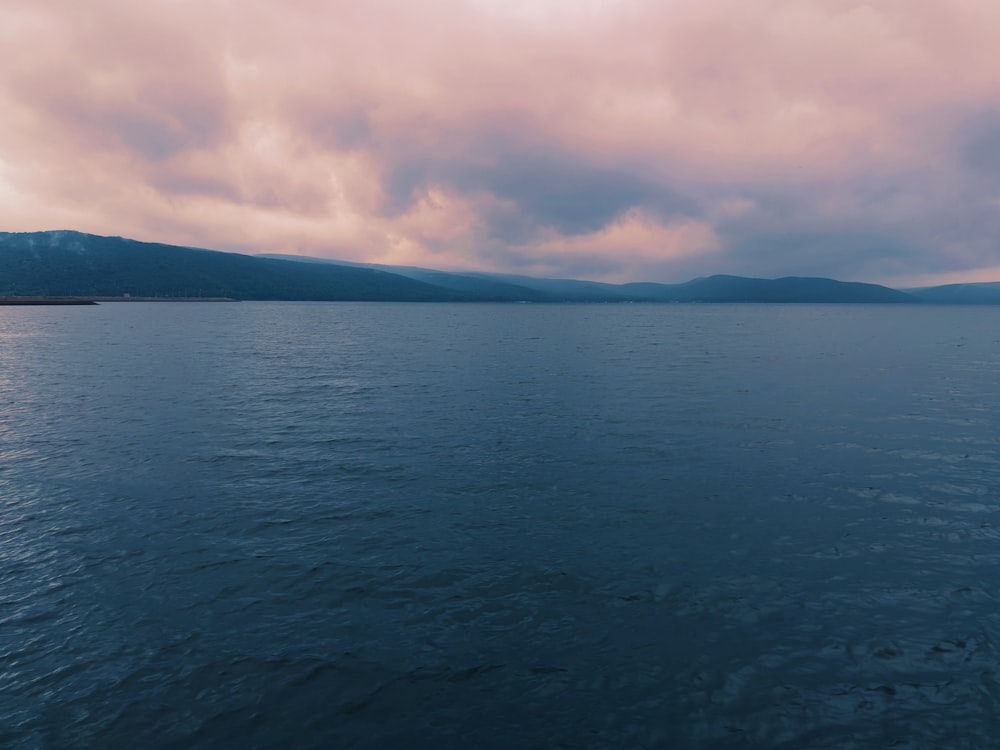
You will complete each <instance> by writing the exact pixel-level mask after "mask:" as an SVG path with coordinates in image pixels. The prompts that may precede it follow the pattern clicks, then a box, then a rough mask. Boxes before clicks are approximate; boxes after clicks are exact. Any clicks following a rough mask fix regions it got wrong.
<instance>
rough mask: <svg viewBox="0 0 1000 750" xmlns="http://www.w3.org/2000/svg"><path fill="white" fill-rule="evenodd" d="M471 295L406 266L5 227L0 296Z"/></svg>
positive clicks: (0, 236) (423, 297)
mask: <svg viewBox="0 0 1000 750" xmlns="http://www.w3.org/2000/svg"><path fill="white" fill-rule="evenodd" d="M124 294H130V295H132V296H134V297H232V298H235V299H244V300H264V299H273V300H401V301H402V300H412V301H431V300H433V301H452V300H460V299H467V298H469V297H468V296H462V295H459V294H456V293H454V292H451V291H449V290H447V289H444V288H442V287H437V286H432V285H430V284H425V283H423V282H420V281H416V280H414V279H410V278H406V277H404V276H400V275H398V274H392V273H385V272H383V271H376V270H372V269H368V268H352V267H348V266H327V265H323V266H319V265H317V266H306V265H303V264H302V263H296V262H293V261H289V260H272V259H267V258H256V257H253V256H250V255H241V254H238V253H222V252H216V251H212V250H200V249H194V248H188V247H175V246H171V245H161V244H157V243H149V242H138V241H136V240H128V239H123V238H121V237H100V236H97V235H92V234H83V233H81V232H72V231H57V232H26V233H6V232H4V233H0V296H4V295H10V296H12V295H39V296H83V297H120V296H122V295H124Z"/></svg>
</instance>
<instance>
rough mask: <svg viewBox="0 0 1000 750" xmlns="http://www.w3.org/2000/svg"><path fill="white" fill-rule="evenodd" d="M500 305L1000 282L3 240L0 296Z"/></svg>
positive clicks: (972, 294) (996, 289)
mask: <svg viewBox="0 0 1000 750" xmlns="http://www.w3.org/2000/svg"><path fill="white" fill-rule="evenodd" d="M126 294H128V295H131V296H133V297H231V298H234V299H245V300H265V299H269V300H345V301H347V300H372V301H375V300H383V301H438V302H456V301H508V302H861V303H921V302H923V303H939V304H1000V283H994V284H950V285H947V286H939V287H927V288H923V289H914V290H908V291H900V290H897V289H890V288H888V287H885V286H880V285H878V284H865V283H860V282H844V281H835V280H833V279H826V278H805V277H797V276H789V277H786V278H781V279H756V278H746V277H742V276H725V275H718V276H709V277H706V278H700V279H694V280H692V281H688V282H686V283H683V284H659V283H654V282H634V283H629V284H606V283H600V282H595V281H580V280H576V279H543V278H534V277H530V276H519V275H513V274H495V273H482V272H465V273H454V272H447V271H436V270H433V269H428V268H418V267H414V266H385V265H377V264H366V263H352V262H347V261H330V260H326V259H322V258H311V257H308V256H296V255H257V256H252V255H243V254H239V253H225V252H218V251H213V250H203V249H197V248H190V247H177V246H172V245H163V244H159V243H151V242H139V241H136V240H129V239H125V238H122V237H102V236H98V235H92V234H84V233H82V232H74V231H52V232H19V233H9V232H0V296H53V297H54V296H59V297H71V296H78V297H120V296H123V295H126Z"/></svg>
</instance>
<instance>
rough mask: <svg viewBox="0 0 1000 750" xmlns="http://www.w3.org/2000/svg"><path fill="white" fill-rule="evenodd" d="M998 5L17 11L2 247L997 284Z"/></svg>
mask: <svg viewBox="0 0 1000 750" xmlns="http://www.w3.org/2000/svg"><path fill="white" fill-rule="evenodd" d="M998 40H1000V3H997V2H994V1H993V0H874V1H873V2H854V1H853V0H523V1H522V0H344V1H341V0H282V1H281V2H278V0H239V1H237V0H142V1H141V2H139V1H137V0H87V2H80V0H3V2H2V3H0V50H2V52H3V59H4V63H3V66H2V68H0V112H2V115H0V230H6V231H34V230H41V229H78V230H81V231H86V232H94V233H98V234H114V235H123V236H127V237H133V238H136V239H143V240H151V241H160V242H167V243H173V244H182V245H193V246H198V247H208V248H214V249H223V250H235V251H240V252H291V253H300V254H308V255H317V256H323V257H329V258H342V259H349V260H358V261H370V262H380V263H394V264H413V265H423V266H430V267H435V268H447V269H477V270H492V271H506V272H515V273H528V274H533V275H546V276H571V277H577V278H590V279H601V280H610V281H624V280H633V279H649V280H657V281H684V280H687V279H688V278H691V277H694V276H700V275H707V274H710V273H719V272H725V273H736V274H744V275H757V276H781V275H822V276H832V277H835V278H841V279H848V280H864V281H878V282H883V283H891V284H898V285H906V284H917V283H931V282H947V281H957V280H998V279H1000V42H998Z"/></svg>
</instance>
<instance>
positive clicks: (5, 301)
mask: <svg viewBox="0 0 1000 750" xmlns="http://www.w3.org/2000/svg"><path fill="white" fill-rule="evenodd" d="M236 301H237V300H235V299H233V298H232V297H0V305H96V304H99V303H101V302H236Z"/></svg>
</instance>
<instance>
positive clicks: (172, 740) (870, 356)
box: [0, 303, 1000, 750]
mask: <svg viewBox="0 0 1000 750" xmlns="http://www.w3.org/2000/svg"><path fill="white" fill-rule="evenodd" d="M998 324H1000V311H995V310H992V309H975V310H973V309H962V308H931V309H927V308H920V307H894V306H886V307H878V306H874V307H867V306H842V307H838V306H768V305H740V306H726V305H667V306H653V305H650V306H643V305H621V306H603V305H602V306H577V305H551V306H550V305H516V306H514V305H511V306H504V305H496V306H493V305H406V304H398V305H381V304H316V303H303V304H291V303H240V304H231V305H230V304H227V305H222V304H207V303H206V304H198V303H192V304H185V305H169V306H168V305H157V304H145V303H128V304H107V305H102V306H99V307H93V308H65V309H60V308H34V309H32V308H9V309H4V310H2V311H0V745H4V746H7V745H9V746H12V747H26V748H35V747H37V748H48V747H118V746H143V747H162V748H189V747H192V748H213V747H219V746H247V747H276V748H277V747H285V746H288V745H289V743H290V742H292V743H293V744H295V745H296V746H299V747H328V746H338V747H356V748H376V747H377V748H391V747H399V748H403V747H407V748H410V747H435V748H442V747H443V748H459V747H462V748H465V747H484V748H490V747H495V748H507V747H526V748H550V747H578V748H620V747H635V748H737V747H760V748H789V749H791V748H802V747H810V748H837V749H845V750H846V749H847V748H871V747H897V748H899V747H909V748H936V747H952V748H980V747H988V746H990V743H991V742H992V738H994V737H996V736H997V735H998V733H1000V726H998V723H1000V719H998V718H997V717H1000V711H998V704H997V701H998V696H1000V679H998V664H1000V662H998V654H997V641H998V638H1000V614H998V611H1000V610H998V608H997V601H996V599H997V592H998V589H997V581H996V574H995V570H996V569H997V564H998V562H1000V559H998V557H1000V552H998V547H997V542H998V537H1000V518H998V517H997V513H998V511H1000V497H998V492H1000V486H998V485H1000V481H998V480H1000V440H998V434H1000V433H998V431H997V424H996V417H995V414H996V413H997V406H998V401H997V392H996V385H995V376H994V373H995V372H997V371H998V366H1000V339H998V338H997V336H996V333H995V332H996V331H997V330H1000V326H998Z"/></svg>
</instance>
